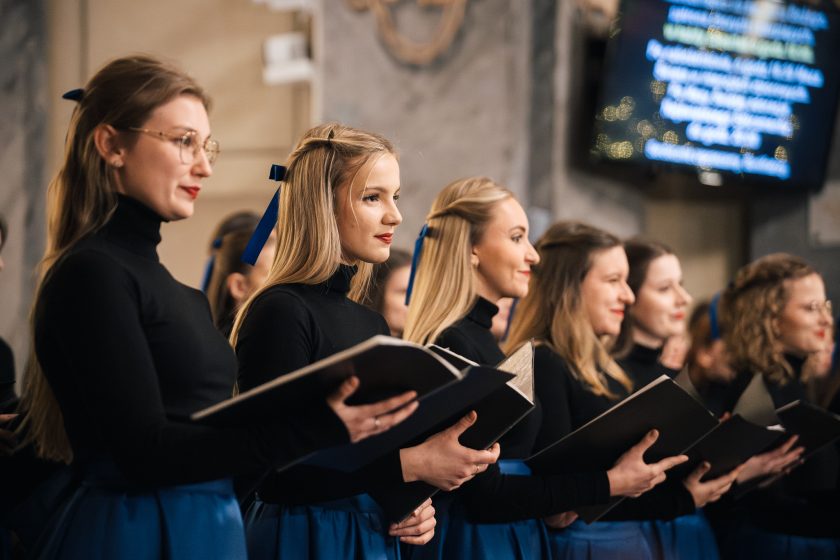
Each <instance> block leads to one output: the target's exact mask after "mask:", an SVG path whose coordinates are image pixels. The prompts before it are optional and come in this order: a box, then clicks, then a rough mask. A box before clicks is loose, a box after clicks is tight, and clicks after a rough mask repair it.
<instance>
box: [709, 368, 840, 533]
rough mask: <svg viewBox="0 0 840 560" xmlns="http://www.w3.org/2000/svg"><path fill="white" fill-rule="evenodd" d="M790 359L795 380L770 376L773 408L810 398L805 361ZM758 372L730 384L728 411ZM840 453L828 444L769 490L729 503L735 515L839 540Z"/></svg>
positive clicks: (771, 527) (779, 528)
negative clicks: (776, 379)
mask: <svg viewBox="0 0 840 560" xmlns="http://www.w3.org/2000/svg"><path fill="white" fill-rule="evenodd" d="M785 359H786V360H787V361H788V363H789V364H790V365H791V367H792V368H793V371H794V378H793V379H790V380H788V381H787V382H786V383H775V382H773V381H770V380H769V379H767V378H765V379H764V381H765V385H766V387H767V392H768V393H769V394H770V397H771V398H772V400H773V406H774V407H775V408H779V407H781V406H784V405H786V404H788V403H790V402H793V401H795V400H803V401H809V399H808V396H807V391H806V390H805V384H804V383H802V381H801V379H800V375H801V373H802V367H803V365H804V363H805V360H804V359H802V358H800V357H798V356H793V355H788V354H786V355H785ZM752 377H753V375H752V374H751V373H750V372H746V371H742V372H739V373H738V375H737V377H736V378H735V381H734V382H733V383H732V384H731V385H730V393H729V395H728V398H727V407H726V409H727V410H730V411H731V410H732V409H733V408H734V405H735V404H736V403H737V401H738V399H739V397H740V396H741V394H742V393H743V392H744V390H745V389H746V387H747V386H748V385H749V382H750V380H751V379H752ZM838 473H840V452H838V447H837V446H836V445H829V446H827V447H825V448H823V449H822V450H821V451H819V452H818V453H816V454H814V455H813V456H811V457H810V458H808V459H807V460H806V461H805V463H803V464H802V465H801V466H799V467H797V468H796V469H794V470H793V471H792V472H791V473H790V474H788V475H787V476H784V477H782V478H781V479H780V480H779V481H777V482H776V483H774V484H772V485H771V486H769V487H768V488H764V489H757V490H752V491H751V492H749V493H747V494H746V495H745V496H744V497H743V498H742V499H740V500H735V501H734V503H733V502H731V501H730V502H729V503H727V505H730V506H731V507H733V508H734V510H735V511H734V514H735V515H742V516H745V517H746V518H747V519H749V520H750V521H751V522H753V523H756V524H757V525H759V526H761V527H763V528H764V529H766V530H768V531H772V532H776V533H786V534H793V535H801V536H806V537H834V538H840V489H838V477H839V476H840V474H838Z"/></svg>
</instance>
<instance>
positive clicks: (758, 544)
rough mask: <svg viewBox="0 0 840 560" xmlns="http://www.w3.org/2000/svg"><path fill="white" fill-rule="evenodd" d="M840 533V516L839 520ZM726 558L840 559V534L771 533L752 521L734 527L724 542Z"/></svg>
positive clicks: (761, 559) (760, 559) (733, 559)
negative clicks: (834, 536)
mask: <svg viewBox="0 0 840 560" xmlns="http://www.w3.org/2000/svg"><path fill="white" fill-rule="evenodd" d="M837 531H838V535H840V519H838V520H837ZM722 548H723V554H722V556H723V558H724V560H741V559H744V560H746V559H750V560H752V559H759V560H799V559H806V558H807V559H808V560H838V559H840V537H837V538H816V537H802V536H797V535H787V534H783V533H771V532H770V531H765V530H764V529H761V528H760V527H756V526H755V525H752V524H751V523H745V524H743V525H741V526H740V527H738V529H737V530H735V531H733V533H732V534H731V535H729V537H728V538H727V541H726V544H725V545H724V546H722Z"/></svg>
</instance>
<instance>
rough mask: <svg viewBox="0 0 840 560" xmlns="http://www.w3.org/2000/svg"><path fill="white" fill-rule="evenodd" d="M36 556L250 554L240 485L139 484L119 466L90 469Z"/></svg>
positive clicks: (106, 558) (138, 559)
mask: <svg viewBox="0 0 840 560" xmlns="http://www.w3.org/2000/svg"><path fill="white" fill-rule="evenodd" d="M32 557H34V558H40V559H53V558H55V559H62V560H75V559H79V560H99V559H101V560H111V559H115V558H120V559H131V560H146V559H148V560H156V559H159V558H166V559H173V560H175V559H181V558H226V559H227V558H231V559H243V560H244V559H245V558H246V551H245V532H244V528H243V525H242V515H241V514H240V512H239V505H238V504H237V501H236V497H235V495H234V492H233V482H232V481H231V480H230V479H221V480H215V481H211V482H203V483H199V484H186V485H180V486H168V487H151V488H139V487H137V486H135V485H131V484H129V483H127V482H126V481H125V479H123V478H122V476H121V475H120V474H119V472H118V471H117V469H116V468H115V467H114V465H113V464H112V463H108V462H105V463H96V464H94V465H92V466H91V467H90V468H89V469H87V470H86V475H85V477H84V478H83V481H82V484H81V486H80V487H79V488H78V489H77V490H76V491H75V493H73V494H72V496H71V497H70V498H69V499H68V500H67V502H66V503H65V504H64V505H63V506H62V507H61V508H59V511H57V512H56V515H55V516H54V517H53V519H52V520H51V521H50V523H49V524H48V527H47V530H46V531H45V534H44V535H42V538H41V539H40V540H39V542H38V544H37V545H36V546H35V549H34V551H33V554H32Z"/></svg>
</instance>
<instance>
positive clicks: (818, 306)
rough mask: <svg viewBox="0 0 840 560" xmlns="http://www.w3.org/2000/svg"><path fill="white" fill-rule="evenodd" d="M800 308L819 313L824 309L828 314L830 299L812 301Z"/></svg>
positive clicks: (829, 312)
mask: <svg viewBox="0 0 840 560" xmlns="http://www.w3.org/2000/svg"><path fill="white" fill-rule="evenodd" d="M802 309H805V310H806V311H810V312H811V313H819V312H821V311H825V312H826V313H828V314H829V315H831V300H828V299H827V300H825V301H812V302H810V303H807V304H805V305H803V306H802Z"/></svg>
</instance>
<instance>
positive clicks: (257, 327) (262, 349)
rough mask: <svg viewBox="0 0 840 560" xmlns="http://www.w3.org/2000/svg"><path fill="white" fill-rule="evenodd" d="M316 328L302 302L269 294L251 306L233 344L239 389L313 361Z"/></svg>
mask: <svg viewBox="0 0 840 560" xmlns="http://www.w3.org/2000/svg"><path fill="white" fill-rule="evenodd" d="M316 333H317V325H315V319H314V318H313V317H312V315H311V313H309V311H308V310H307V309H306V306H305V304H304V303H303V301H302V300H301V299H300V298H299V297H298V296H296V295H295V294H292V293H290V292H286V291H280V290H275V291H269V292H265V293H263V294H262V295H260V296H259V297H258V298H257V299H256V300H254V302H253V303H252V304H251V306H250V308H249V309H248V313H247V314H246V315H245V319H244V321H243V322H242V327H241V328H240V331H239V335H238V337H237V341H236V356H237V358H238V360H239V378H238V381H239V388H240V390H242V391H247V390H249V389H253V388H254V387H257V386H259V385H262V384H263V383H266V382H268V381H271V380H273V379H275V378H277V377H280V376H282V375H286V374H287V373H291V372H293V371H295V370H297V369H300V368H302V367H305V366H307V365H309V364H311V363H312V362H314V361H315V358H314V356H315V349H316V345H317V340H316V339H315V337H316V336H317V335H316Z"/></svg>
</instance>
